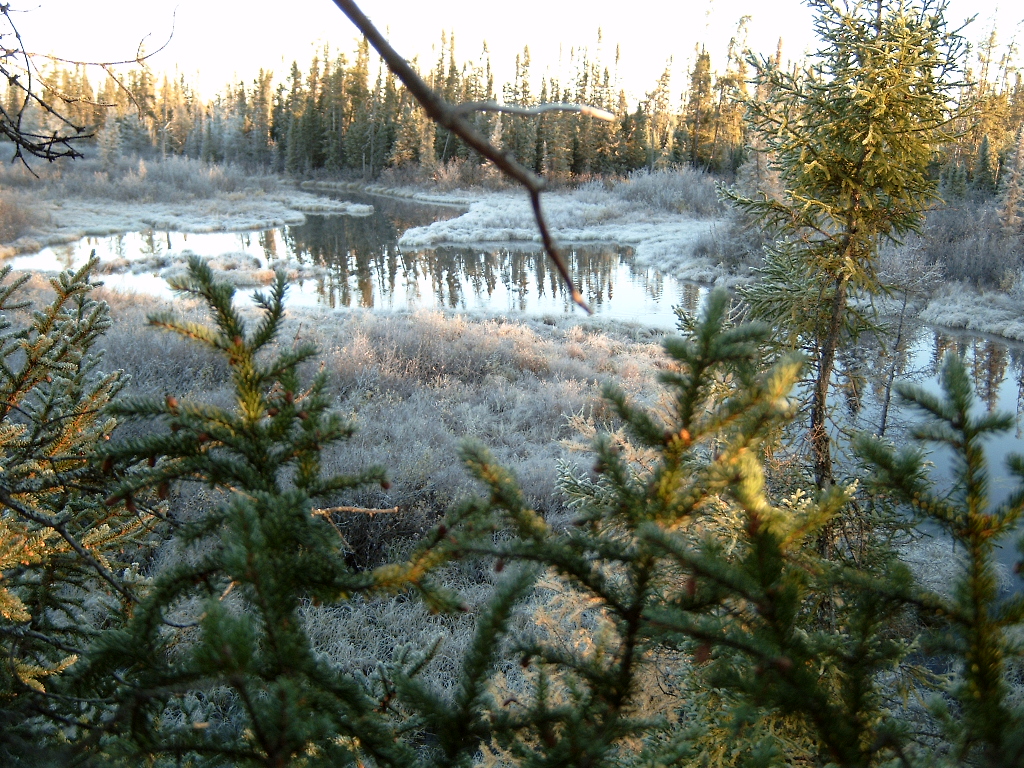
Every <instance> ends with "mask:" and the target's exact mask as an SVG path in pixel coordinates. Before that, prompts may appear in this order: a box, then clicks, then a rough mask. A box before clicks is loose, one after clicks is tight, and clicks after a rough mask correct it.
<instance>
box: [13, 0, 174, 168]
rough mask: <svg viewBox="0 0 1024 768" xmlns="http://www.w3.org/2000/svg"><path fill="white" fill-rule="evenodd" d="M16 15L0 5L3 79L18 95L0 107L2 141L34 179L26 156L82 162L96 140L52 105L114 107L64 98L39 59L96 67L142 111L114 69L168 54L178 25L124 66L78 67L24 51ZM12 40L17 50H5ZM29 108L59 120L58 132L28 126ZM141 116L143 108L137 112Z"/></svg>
mask: <svg viewBox="0 0 1024 768" xmlns="http://www.w3.org/2000/svg"><path fill="white" fill-rule="evenodd" d="M13 12H14V11H13V9H12V8H11V7H10V5H8V4H6V3H5V4H0V15H2V16H3V19H4V23H5V24H6V27H7V29H6V30H5V31H0V78H4V79H6V80H7V83H8V85H9V86H10V88H11V89H12V90H16V91H20V94H18V96H17V97H16V98H12V99H11V100H10V101H9V102H8V103H7V104H2V105H0V136H5V137H7V139H9V140H10V141H11V143H12V144H14V156H13V158H12V160H20V161H21V162H22V164H23V165H24V166H25V167H26V168H28V169H29V171H30V172H32V174H33V175H35V172H34V171H32V169H31V167H29V165H28V160H27V159H26V155H30V156H32V157H37V158H39V159H40V160H46V161H47V162H53V161H54V160H57V159H59V158H62V157H68V158H78V157H81V156H82V153H81V152H80V151H79V150H78V148H77V146H76V142H79V141H82V140H84V139H89V138H92V136H93V134H92V133H89V132H87V128H86V126H84V125H77V124H76V123H75V122H74V121H72V120H71V119H70V118H68V117H67V116H65V115H64V114H62V113H61V112H60V111H58V109H57V108H55V107H54V104H55V103H56V102H58V101H60V102H63V103H64V104H73V103H77V102H83V103H87V104H91V105H94V106H101V107H109V106H113V105H112V104H102V103H98V102H93V101H90V100H88V99H79V98H71V97H68V96H67V95H66V94H64V93H62V92H61V91H60V90H59V89H58V88H56V87H55V86H52V85H51V84H49V83H47V82H46V79H45V78H44V77H43V75H42V73H41V72H40V71H39V67H38V66H36V63H35V60H36V59H40V58H42V59H46V60H47V61H51V62H57V63H62V64H74V65H82V66H87V67H97V68H99V69H101V70H103V71H104V72H106V73H107V75H108V76H109V77H110V78H111V79H113V81H114V82H115V83H116V84H117V86H118V87H119V88H120V89H121V90H123V91H124V92H125V93H127V94H128V98H129V99H130V100H131V101H132V103H133V104H135V105H136V107H139V104H138V102H137V101H136V100H135V97H134V95H133V94H132V93H131V91H130V90H129V89H128V87H127V86H126V85H125V84H124V82H123V81H122V80H121V79H120V78H118V76H117V74H116V72H115V71H114V69H113V68H114V67H115V66H118V65H121V64H138V65H142V64H144V62H145V61H146V59H148V58H149V57H150V56H154V55H156V54H157V53H159V52H160V51H162V50H164V49H165V48H166V47H167V46H168V44H169V43H170V42H171V38H172V37H173V36H174V22H173V20H172V22H171V33H170V35H169V36H168V38H167V41H166V42H164V44H163V45H161V46H160V47H159V48H157V49H156V50H155V51H153V52H152V53H143V43H144V42H145V38H143V40H142V41H141V42H140V43H139V47H138V48H137V50H136V52H135V58H134V59H130V60H128V59H126V60H124V61H76V60H73V59H64V58H61V57H59V56H54V55H52V54H50V55H40V54H35V53H32V52H30V51H29V50H28V49H27V48H26V47H25V42H24V40H23V39H22V37H21V33H20V32H19V31H18V27H17V25H15V23H14V20H13V19H12V18H11V14H12V13H13ZM9 36H11V37H13V39H14V43H15V45H13V46H9V45H7V44H5V42H4V38H6V37H9ZM37 83H38V84H39V86H40V87H41V89H42V91H43V92H44V95H43V96H41V95H40V94H39V93H38V92H37V88H36V84H37ZM30 106H35V107H36V108H38V109H41V110H42V111H43V112H44V113H46V114H47V115H48V116H49V117H51V118H52V119H53V120H55V121H56V122H57V123H58V124H59V127H58V129H56V130H53V131H50V132H48V133H41V132H35V131H32V130H30V129H29V128H27V127H26V125H25V113H26V111H27V110H28V109H29V107H30ZM139 109H140V112H141V107H139Z"/></svg>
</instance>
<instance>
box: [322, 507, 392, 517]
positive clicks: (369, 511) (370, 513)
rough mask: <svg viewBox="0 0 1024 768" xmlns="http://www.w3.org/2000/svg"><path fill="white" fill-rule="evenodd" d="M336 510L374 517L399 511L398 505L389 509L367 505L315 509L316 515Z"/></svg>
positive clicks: (324, 515)
mask: <svg viewBox="0 0 1024 768" xmlns="http://www.w3.org/2000/svg"><path fill="white" fill-rule="evenodd" d="M335 512H342V513H348V514H353V515H367V516H369V517H373V516H374V515H386V514H391V515H393V514H395V513H396V512H398V507H391V508H389V509H372V508H367V507H327V508H326V509H314V510H313V514H314V515H321V516H323V517H326V516H327V515H331V514H334V513H335Z"/></svg>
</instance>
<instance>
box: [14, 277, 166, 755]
mask: <svg viewBox="0 0 1024 768" xmlns="http://www.w3.org/2000/svg"><path fill="white" fill-rule="evenodd" d="M96 264H97V261H96V260H95V259H93V260H91V261H90V262H89V263H88V264H86V265H85V266H84V267H82V268H81V269H80V270H77V271H75V272H70V271H69V272H63V273H61V274H60V275H58V276H57V277H54V278H52V279H51V281H50V286H49V287H50V290H51V291H52V293H53V298H52V299H51V300H50V301H49V303H48V304H47V305H45V306H43V307H40V308H32V307H31V305H30V303H29V302H28V301H21V300H19V296H20V295H22V294H23V293H24V292H25V291H26V283H27V282H28V280H29V277H28V275H23V276H21V277H19V278H17V279H11V268H10V267H4V268H3V269H2V270H0V312H2V314H0V361H2V365H0V459H2V461H0V464H2V466H0V654H2V659H0V761H2V762H4V763H5V764H11V763H14V764H20V761H21V760H29V761H30V762H34V761H39V762H47V761H49V760H58V761H60V760H64V759H67V756H66V755H64V756H63V757H61V758H57V757H55V756H54V755H55V753H53V751H52V750H54V749H56V746H55V743H56V742H59V741H62V740H65V739H62V738H60V736H61V731H60V730H59V729H60V728H61V727H62V724H67V723H68V722H71V723H73V722H74V721H75V719H76V718H78V717H82V718H83V719H86V718H87V717H88V715H86V713H87V712H89V711H90V710H91V711H92V712H93V713H95V712H96V704H95V703H94V702H92V701H90V698H91V697H92V694H90V695H87V696H85V697H82V698H79V699H68V698H66V693H67V692H66V690H64V689H62V678H63V677H64V672H65V670H66V669H67V668H68V667H69V666H71V665H72V664H74V663H75V662H76V660H78V659H79V658H80V657H81V656H82V655H83V654H84V653H85V650H84V649H86V648H87V647H88V646H89V644H90V643H91V642H92V641H93V640H94V639H95V637H96V635H97V634H98V633H99V632H100V630H101V629H103V628H104V627H109V626H114V625H117V624H118V623H119V622H120V620H121V619H122V617H123V613H122V611H124V610H125V609H126V608H127V607H128V605H130V603H131V600H132V599H133V595H132V592H131V589H130V581H131V578H129V579H128V581H127V582H126V581H125V580H124V578H123V577H125V576H128V577H132V576H134V577H136V578H138V577H139V564H138V562H137V561H138V560H140V559H142V558H141V557H140V552H141V551H142V550H141V549H140V547H139V543H140V542H139V537H140V535H143V534H145V533H146V527H147V525H149V524H151V523H152V522H153V518H152V517H151V516H150V515H147V514H145V513H144V512H143V511H141V510H140V509H139V508H138V507H136V506H135V505H134V504H113V505H109V506H108V505H106V504H105V503H104V500H105V499H106V498H107V496H108V495H109V493H110V489H111V488H112V487H113V485H114V484H115V482H116V479H115V473H116V472H117V471H119V467H118V466H116V465H115V464H114V463H112V462H103V461H100V460H97V458H96V449H97V448H98V447H99V446H101V445H103V444H104V442H105V441H106V440H108V439H109V438H110V435H111V433H112V432H113V430H114V428H115V426H116V424H117V422H116V421H115V420H114V419H113V418H111V417H110V416H109V415H108V414H106V413H105V412H104V409H105V407H106V406H107V405H108V404H109V403H110V402H111V400H112V399H113V398H114V397H115V396H116V395H117V393H118V391H119V390H120V388H121V386H122V381H121V376H120V375H119V374H118V373H109V374H104V373H101V372H100V370H99V365H100V363H101V357H100V355H98V354H97V353H96V352H95V350H94V347H95V344H96V342H97V340H98V338H99V336H100V335H101V334H102V333H103V331H104V330H106V328H108V327H109V325H110V317H109V310H108V308H107V305H106V304H105V303H103V302H100V301H97V300H96V299H94V298H93V297H92V296H91V291H92V289H93V287H94V284H93V283H92V281H91V276H92V272H93V270H94V269H95V267H96ZM19 315H20V317H19ZM133 560H135V561H136V562H134V563H133V562H132V561H133ZM125 569H127V570H125ZM115 573H116V574H117V575H115ZM54 736H57V737H58V738H57V739H54V738H53V737H54ZM65 741H66V740H65Z"/></svg>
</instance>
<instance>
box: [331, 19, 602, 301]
mask: <svg viewBox="0 0 1024 768" xmlns="http://www.w3.org/2000/svg"><path fill="white" fill-rule="evenodd" d="M334 4H335V5H337V6H338V8H340V9H341V11H342V13H344V14H345V15H346V16H348V18H349V19H350V20H351V21H352V23H353V24H355V26H356V28H357V29H358V30H359V31H360V32H362V33H363V36H364V37H365V38H366V39H367V41H368V42H369V43H370V45H372V46H373V47H374V50H376V51H377V53H379V54H380V56H381V58H382V59H384V62H385V63H386V64H387V66H388V69H390V70H391V71H392V72H394V73H395V75H396V76H397V77H398V79H399V80H401V81H402V83H404V84H405V87H406V88H408V89H409V93H410V94H412V96H413V98H414V99H416V101H418V102H419V103H420V106H422V107H423V109H424V111H425V112H426V113H427V115H428V116H429V117H430V119H431V120H433V121H434V122H436V123H437V124H438V125H441V126H443V127H445V128H447V129H448V130H449V131H451V132H452V133H454V134H455V135H456V136H458V137H459V138H460V139H462V140H463V141H464V142H465V143H466V144H467V145H468V146H470V147H471V148H472V149H474V150H476V151H477V152H478V153H480V155H481V156H483V157H486V158H487V159H488V160H490V161H491V162H492V163H494V164H495V165H496V166H497V167H498V169H499V170H500V171H501V172H502V173H504V174H505V175H506V176H508V177H510V178H512V179H514V180H515V181H517V182H519V184H521V185H522V186H523V187H525V188H526V191H527V192H528V193H529V195H530V202H531V204H532V205H533V215H534V218H535V219H536V221H537V229H538V230H540V236H541V240H542V242H543V243H544V250H545V251H546V252H547V255H548V258H549V259H551V261H552V262H554V265H555V267H556V268H557V269H558V274H559V275H561V277H562V281H563V282H564V283H565V284H566V286H568V288H569V290H570V292H571V295H572V300H573V301H574V302H576V304H578V305H579V306H580V307H581V308H582V309H584V310H585V311H586V312H587V313H588V314H592V310H591V309H590V307H589V306H587V303H586V301H584V300H583V294H581V293H580V292H579V290H578V289H577V288H576V286H575V284H574V283H573V281H572V275H571V274H569V269H568V267H567V266H566V264H565V261H564V260H563V259H562V255H561V254H560V253H559V252H558V248H556V247H555V243H554V240H553V239H552V237H551V232H550V231H549V230H548V225H547V221H546V220H545V219H544V214H543V212H542V210H541V205H540V193H541V192H542V191H543V190H544V179H543V178H541V177H540V176H538V175H537V174H535V173H533V172H532V171H531V170H529V169H528V168H526V167H525V166H523V165H520V164H519V163H518V162H516V160H515V159H514V158H513V157H512V156H511V155H509V154H507V153H505V152H502V151H501V150H500V149H498V148H497V147H495V146H494V145H493V144H491V143H490V142H489V141H488V140H487V139H486V138H485V137H484V135H483V134H482V133H480V131H479V130H478V129H477V127H476V126H475V125H473V124H472V123H471V122H469V120H467V119H466V116H465V114H464V112H465V111H467V110H464V109H460V107H458V106H455V105H452V104H449V103H448V102H447V101H445V100H444V99H443V98H442V97H441V96H440V94H438V93H437V92H436V91H434V89H433V88H431V87H430V86H429V85H427V84H426V83H425V82H424V81H423V78H421V77H420V76H419V75H418V74H417V73H416V70H414V69H413V68H412V66H411V65H410V64H409V62H407V61H406V60H405V59H404V58H402V56H401V55H400V54H399V53H398V52H397V51H396V50H395V49H394V48H392V47H391V44H390V43H389V42H388V41H387V40H386V39H385V38H384V36H383V35H382V34H381V33H380V32H379V31H378V30H377V28H376V27H375V26H374V25H373V23H372V22H371V21H370V20H369V19H368V18H367V17H366V14H364V13H363V12H362V11H361V10H360V9H359V6H357V5H356V4H355V3H354V2H353V0H334ZM480 104H485V105H488V104H490V103H489V102H481V103H478V104H477V105H475V107H474V105H466V106H467V107H472V108H471V109H469V110H468V111H474V109H475V110H476V111H480ZM493 106H498V105H497V104H494V105H493ZM545 106H546V107H548V108H546V109H543V110H542V111H552V110H553V109H555V108H556V107H557V106H559V105H545ZM572 106H573V110H572V111H579V112H581V113H583V114H588V113H589V114H591V115H592V116H594V117H602V115H601V114H599V113H602V112H603V110H596V109H594V108H593V107H586V108H584V107H579V106H577V105H572ZM534 109H536V108H534ZM584 109H586V110H588V112H583V110H584ZM500 111H511V110H507V108H505V107H502V108H501V110H500ZM516 113H517V114H522V113H518V112H516ZM527 114H528V113H527ZM534 114H539V113H534ZM604 114H607V113H604ZM602 119H604V118H603V117H602ZM613 119H614V118H613Z"/></svg>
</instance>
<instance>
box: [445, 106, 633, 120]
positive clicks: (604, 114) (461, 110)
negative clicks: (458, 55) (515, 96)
mask: <svg viewBox="0 0 1024 768" xmlns="http://www.w3.org/2000/svg"><path fill="white" fill-rule="evenodd" d="M452 109H453V110H454V111H455V113H456V114H458V115H468V114H470V113H472V112H503V113H505V114H509V115H527V116H532V115H543V114H544V113H545V112H578V113H579V114H581V115H583V116H584V117H593V118H597V119H598V120H604V121H605V122H609V123H613V122H615V119H616V118H615V115H613V114H612V113H611V112H608V111H606V110H603V109H598V108H597V107H591V106H589V105H587V104H565V103H562V102H558V103H554V102H552V103H548V104H538V105H537V106H535V107H519V106H516V105H515V104H499V103H498V102H496V101H464V102H463V103H461V104H456V105H455V106H454V107H452Z"/></svg>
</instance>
